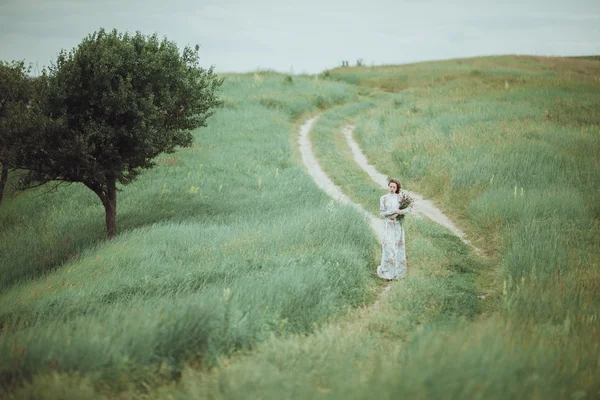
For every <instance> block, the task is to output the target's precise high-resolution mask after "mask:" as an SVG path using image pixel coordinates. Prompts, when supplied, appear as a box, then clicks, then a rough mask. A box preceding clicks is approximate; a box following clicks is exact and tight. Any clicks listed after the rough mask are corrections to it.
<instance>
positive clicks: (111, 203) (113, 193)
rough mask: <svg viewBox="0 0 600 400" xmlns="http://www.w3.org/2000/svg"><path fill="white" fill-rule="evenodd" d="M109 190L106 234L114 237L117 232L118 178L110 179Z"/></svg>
mask: <svg viewBox="0 0 600 400" xmlns="http://www.w3.org/2000/svg"><path fill="white" fill-rule="evenodd" d="M107 186H108V192H107V196H106V200H105V202H104V209H105V210H106V235H107V237H108V239H112V238H114V237H115V236H116V234H117V180H116V179H109V180H108V185H107Z"/></svg>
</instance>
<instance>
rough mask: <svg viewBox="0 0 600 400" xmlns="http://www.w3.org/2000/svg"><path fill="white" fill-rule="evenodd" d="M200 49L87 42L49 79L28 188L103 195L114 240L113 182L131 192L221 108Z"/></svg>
mask: <svg viewBox="0 0 600 400" xmlns="http://www.w3.org/2000/svg"><path fill="white" fill-rule="evenodd" d="M198 49H199V46H196V47H195V48H194V49H192V48H190V47H189V46H186V47H185V48H184V49H183V51H182V54H180V53H179V49H178V48H177V45H176V44H175V43H173V42H170V41H168V40H167V39H166V38H165V39H163V40H159V38H158V37H157V35H156V34H154V35H150V36H145V35H142V34H141V33H140V32H137V33H136V34H135V35H130V34H128V33H125V34H122V33H118V32H117V31H116V30H113V31H112V32H110V33H108V32H106V31H105V30H104V29H101V30H99V31H98V32H94V33H93V34H91V35H88V36H87V37H86V38H84V39H83V41H82V42H81V43H80V44H79V46H77V47H76V48H75V49H73V50H71V51H70V52H69V53H67V52H65V51H64V50H63V51H61V52H60V53H59V55H58V58H57V60H56V63H55V64H53V65H52V66H51V67H50V68H49V71H45V70H44V72H43V80H44V85H43V91H44V93H43V98H44V101H43V103H42V112H43V114H44V115H45V116H47V117H48V119H47V120H46V122H45V124H44V125H45V126H44V129H43V130H42V132H41V134H39V135H33V136H32V137H31V138H30V141H29V144H28V146H29V149H30V151H28V152H27V154H26V157H24V159H23V161H22V165H21V166H22V167H23V168H26V169H28V170H29V171H30V172H29V174H28V175H27V177H26V179H25V180H24V182H23V183H24V185H25V186H29V185H31V184H33V183H44V182H49V181H60V182H81V183H83V184H84V185H85V186H87V187H88V188H89V189H91V190H92V191H93V192H94V193H96V195H97V196H98V197H99V198H100V201H101V202H102V204H103V206H104V209H105V212H106V230H107V236H108V238H109V239H110V238H112V237H114V236H115V234H116V232H117V227H116V211H117V186H116V185H117V182H119V183H120V184H122V185H126V184H128V183H130V182H132V181H133V180H134V179H135V178H136V176H137V175H138V174H139V173H140V172H141V171H142V170H143V169H147V168H151V167H153V166H154V165H155V162H154V161H153V159H154V158H155V157H156V156H158V155H159V154H161V153H172V152H174V151H175V149H176V147H177V146H181V147H186V146H189V145H191V143H192V140H193V137H192V134H191V133H190V131H191V130H193V129H196V128H199V127H204V126H206V121H207V119H208V118H209V117H210V116H211V115H212V114H213V112H214V111H213V110H214V109H215V108H216V107H219V106H220V105H221V104H222V102H221V101H220V100H219V99H218V98H217V93H216V92H217V91H218V89H219V87H220V86H221V84H222V83H223V80H222V79H220V78H219V77H218V76H216V74H215V73H214V71H213V67H211V68H210V69H208V70H207V69H203V68H201V67H200V66H199V62H198V59H199V57H198Z"/></svg>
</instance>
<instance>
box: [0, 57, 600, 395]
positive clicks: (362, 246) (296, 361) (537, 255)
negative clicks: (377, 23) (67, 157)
mask: <svg viewBox="0 0 600 400" xmlns="http://www.w3.org/2000/svg"><path fill="white" fill-rule="evenodd" d="M329 75H330V77H331V79H330V80H329V81H327V80H325V81H324V80H315V79H314V78H312V77H293V79H292V80H291V82H290V80H289V79H287V80H285V78H284V77H283V76H281V75H277V74H273V73H262V74H259V75H256V76H255V75H253V74H247V75H239V76H232V77H230V78H229V79H228V82H227V85H226V87H225V93H224V97H225V99H226V107H225V109H224V110H222V111H221V112H220V113H219V114H217V115H216V116H215V118H214V119H213V120H212V121H211V124H210V127H209V128H208V129H206V130H202V131H199V132H198V133H197V141H196V143H197V145H196V146H195V147H194V148H192V149H187V150H182V151H180V152H178V153H177V154H176V155H173V156H167V157H164V158H163V160H162V161H161V166H160V167H158V168H156V169H154V170H152V171H148V172H147V173H145V174H144V175H143V176H142V177H141V178H140V180H138V181H136V182H135V183H134V184H132V185H130V186H128V187H127V188H125V190H124V191H123V192H122V194H121V197H120V203H119V207H120V208H119V211H118V218H119V219H118V223H119V227H120V229H121V232H122V233H121V234H120V235H119V236H118V238H117V239H116V240H114V241H112V242H109V243H106V242H104V240H103V224H102V210H101V208H100V206H99V204H96V203H97V202H96V199H94V197H93V195H91V194H88V193H87V192H86V191H85V190H84V189H82V188H78V187H76V186H72V187H68V188H62V189H60V190H59V192H58V193H55V194H52V195H50V196H49V197H42V198H39V199H36V198H34V195H35V193H36V192H30V193H24V194H22V195H19V196H17V197H15V198H14V199H13V200H11V201H10V202H8V203H7V204H5V205H3V206H2V208H0V221H1V222H2V224H4V226H5V227H6V229H3V230H2V233H0V235H2V236H1V237H0V239H2V240H1V241H0V243H2V245H4V243H8V245H6V246H4V247H2V251H3V260H4V259H6V260H11V262H12V263H14V265H13V268H8V267H4V264H3V267H2V268H1V269H0V277H1V279H2V280H1V281H0V282H1V283H2V285H1V286H0V287H2V288H3V289H4V290H3V292H2V294H1V295H0V304H2V307H1V308H0V310H2V317H1V318H2V321H3V322H4V331H3V333H2V335H0V346H1V347H2V348H3V350H4V351H3V353H4V354H6V355H3V356H0V357H3V358H0V360H1V365H10V367H8V368H4V370H3V375H2V377H3V378H6V377H9V378H12V379H13V380H14V381H16V382H18V383H19V384H21V385H22V387H21V388H20V389H19V390H20V391H19V392H18V393H16V394H15V398H46V399H54V398H122V399H130V398H139V397H143V398H155V399H162V398H170V396H171V397H172V398H175V399H188V398H212V399H227V398H328V399H329V398H366V397H369V398H371V397H372V398H397V397H398V396H400V397H407V398H417V399H420V398H423V399H425V398H474V399H505V398H523V399H551V398H572V399H594V398H597V397H598V396H600V386H599V383H598V382H600V365H599V364H598V359H600V349H599V347H598V337H600V303H599V302H598V293H599V292H600V271H599V268H598V265H599V261H600V209H599V208H598V204H600V203H599V202H598V201H597V198H598V197H599V196H600V192H599V189H598V188H600V185H599V183H600V175H599V174H600V164H599V163H600V161H599V160H600V157H598V155H599V154H600V142H599V140H600V127H599V125H600V122H599V121H600V114H599V112H600V111H599V110H600V107H598V105H599V104H600V97H599V95H598V93H600V90H598V89H600V79H598V76H600V65H599V64H598V63H597V61H594V60H586V59H572V58H540V57H525V56H519V57H486V58H477V59H463V60H449V61H443V62H429V63H420V64H412V65H406V66H384V67H361V68H340V69H336V70H332V71H330V73H329ZM336 81H337V82H336ZM356 85H361V86H356ZM330 108H331V109H330ZM318 110H321V111H323V110H325V112H323V113H322V114H321V116H320V117H319V120H318V121H317V123H316V124H315V126H314V130H313V132H312V133H311V138H312V140H313V142H314V146H315V152H316V154H317V157H319V162H320V163H321V164H322V166H323V167H324V169H325V170H326V171H327V172H328V173H329V174H330V175H331V176H332V179H333V180H334V182H335V183H336V184H338V185H339V186H340V187H342V189H343V190H344V191H345V192H346V194H348V195H349V196H350V197H351V198H353V199H354V200H355V201H357V202H359V203H361V204H363V205H364V206H365V207H366V208H367V209H368V210H371V211H373V212H376V211H377V210H376V206H377V198H378V197H379V196H380V195H381V194H382V192H383V191H382V190H381V189H380V188H378V187H376V185H375V184H374V183H372V182H370V180H369V177H368V176H366V174H365V173H363V172H362V171H360V169H358V167H357V166H356V165H354V163H353V160H352V155H351V152H350V150H349V149H348V148H347V145H346V143H345V140H344V138H343V136H342V135H341V134H340V128H341V127H342V126H343V125H344V124H346V123H348V122H351V123H355V124H356V131H355V137H356V138H357V141H358V142H359V144H360V145H361V148H362V149H363V152H364V153H365V154H367V156H368V158H369V161H370V162H371V163H372V164H374V165H375V166H376V167H377V169H378V170H379V171H381V172H382V173H385V174H388V175H390V176H394V177H398V178H400V179H401V181H402V182H403V184H405V186H406V187H408V188H409V189H411V190H413V189H414V190H415V191H417V192H420V193H423V194H424V195H425V196H426V197H427V198H431V199H433V200H435V201H436V203H437V204H438V205H439V206H440V207H441V208H442V209H443V210H444V211H445V212H446V213H447V214H449V215H450V216H451V217H452V218H453V219H455V220H456V221H458V223H459V225H460V226H461V228H463V229H464V230H465V231H466V232H467V233H468V235H469V237H470V238H471V239H473V240H474V241H476V243H477V245H478V246H479V247H482V248H483V249H484V250H485V251H486V252H487V254H488V255H489V257H488V258H486V259H480V258H479V257H476V256H474V255H473V254H472V253H471V252H470V251H469V248H468V247H467V246H466V245H464V244H463V243H462V242H460V240H458V239H457V238H456V237H454V236H452V235H450V234H449V233H448V232H446V231H445V230H444V229H443V228H441V227H439V226H437V225H435V224H433V223H431V222H428V221H426V220H422V219H418V218H415V217H414V216H411V217H409V218H407V220H406V222H405V228H406V240H407V258H408V263H409V264H408V268H409V274H408V276H407V278H406V279H404V280H402V281H400V282H397V283H394V284H393V285H392V288H391V290H390V292H389V293H388V294H387V296H385V297H384V298H383V299H382V300H381V302H379V303H378V305H377V306H376V307H373V308H362V306H363V305H365V304H371V302H372V301H373V299H374V297H375V294H376V290H377V289H378V286H379V285H378V281H377V280H375V279H374V278H373V272H374V268H375V266H376V265H377V262H378V257H379V255H380V254H379V245H378V244H377V242H376V241H375V238H374V236H373V235H372V234H371V232H370V231H369V229H368V226H367V224H366V222H365V221H364V219H363V217H361V216H360V215H359V214H358V213H355V211H354V210H352V209H351V208H345V207H340V206H336V205H335V204H334V203H332V202H331V201H330V200H329V199H328V198H327V197H326V196H325V195H324V194H323V193H322V192H320V191H319V190H318V189H317V188H316V187H315V185H314V184H312V182H311V181H310V179H309V178H308V176H307V175H306V174H305V173H304V172H303V170H302V168H300V167H299V164H298V154H297V151H296V150H295V140H296V135H297V128H298V122H300V120H299V117H300V116H304V115H307V114H309V113H314V112H316V111H318ZM190 189H192V190H191V191H190ZM76 209H77V210H76ZM61 210H62V211H61ZM35 232H42V233H43V234H42V235H36V234H35ZM68 237H70V238H71V242H69V241H64V239H63V238H68ZM61 240H63V241H62V242H61ZM32 243H33V244H34V245H35V246H37V247H33V248H34V249H36V248H37V249H49V250H50V251H53V252H52V253H50V251H47V252H45V253H41V254H44V257H42V258H41V259H40V260H44V261H40V262H35V260H36V254H35V253H30V251H29V249H30V248H32V247H31V246H32ZM60 243H62V244H60ZM19 246H21V247H19ZM13 247H14V249H13ZM37 254H38V255H39V254H40V253H39V252H38V253H37ZM4 257H6V258H4ZM17 267H18V268H17ZM357 306H358V307H359V309H358V310H356V309H353V307H357ZM17 340H18V341H17ZM23 348H27V352H25V353H24V356H21V354H23V353H20V352H19V351H20V350H21V349H23ZM59 358H60V359H59ZM57 359H58V361H59V364H58V365H60V367H58V368H55V367H54V365H55V364H53V362H55V361H56V360H57ZM48 362H50V364H49V363H48ZM66 366H70V368H67V367H66ZM54 369H57V370H58V371H57V373H53V372H52V371H53V370H54Z"/></svg>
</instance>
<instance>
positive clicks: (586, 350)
mask: <svg viewBox="0 0 600 400" xmlns="http://www.w3.org/2000/svg"><path fill="white" fill-rule="evenodd" d="M330 75H331V76H332V77H333V78H334V79H337V80H339V81H345V82H349V83H354V84H359V85H365V86H367V87H371V88H377V89H379V90H382V91H384V92H387V93H388V94H389V95H388V97H387V99H381V100H380V101H378V103H377V106H376V107H374V108H373V110H372V111H371V112H369V113H365V114H363V115H361V116H359V118H358V119H359V120H358V123H357V129H356V137H357V140H358V141H359V144H360V145H361V148H362V149H363V151H364V152H365V154H367V157H368V158H369V160H370V162H371V163H373V164H374V165H376V167H377V169H378V170H380V171H381V172H383V173H386V174H389V175H390V176H397V177H400V178H401V180H402V181H403V182H404V183H405V185H406V186H407V187H408V188H409V189H412V190H416V191H418V192H420V193H423V194H424V195H425V196H426V197H428V198H432V199H434V200H436V201H437V203H438V204H439V205H440V206H441V207H442V209H444V210H445V211H446V212H447V213H448V214H450V215H451V216H452V217H453V218H454V219H455V220H457V221H459V222H460V224H461V226H463V227H464V228H465V230H466V231H467V232H468V233H469V235H470V236H471V237H474V238H475V239H476V240H478V241H477V243H478V245H479V246H480V247H483V248H484V249H485V250H486V251H487V253H488V254H489V255H490V256H491V259H492V260H494V261H493V262H494V263H495V264H496V265H497V267H496V273H495V274H494V279H491V280H490V279H487V280H486V279H484V280H482V287H481V288H480V289H481V290H483V291H486V290H489V292H486V295H488V296H490V295H491V296H492V297H495V296H497V295H501V297H502V299H503V306H502V307H501V308H500V309H499V310H498V313H497V315H495V316H494V317H493V318H490V319H489V320H488V321H486V323H483V324H475V325H473V326H470V327H469V328H468V329H469V331H468V335H469V337H471V338H473V343H471V344H470V345H469V347H468V348H465V349H464V354H463V355H461V358H460V360H461V361H460V362H459V364H458V365H460V367H459V368H456V369H455V370H454V371H445V372H444V373H445V374H447V375H446V376H443V375H442V374H441V372H440V375H439V376H438V378H439V379H447V380H456V381H460V382H462V383H463V384H465V382H468V381H469V380H471V381H473V382H478V383H477V385H478V388H479V389H480V392H478V393H480V394H476V392H471V391H470V390H469V389H464V390H465V391H464V392H460V391H458V392H456V395H462V396H465V395H467V396H468V397H475V396H479V395H481V396H482V398H494V397H497V398H502V397H503V396H507V397H523V398H532V397H535V398H564V397H569V396H574V397H577V398H596V397H597V396H600V386H599V384H598V382H600V364H598V360H599V359H600V349H599V347H598V346H599V345H598V337H600V320H599V319H600V302H598V298H599V297H598V294H599V293H600V269H599V261H600V246H599V244H600V230H599V227H600V206H599V205H600V202H599V201H598V198H600V64H599V63H598V62H597V61H595V60H587V59H554V58H536V57H488V58H478V59H470V60H469V59H467V60H450V61H444V62H432V63H422V64H415V65H407V66H396V67H394V66H390V67H376V68H363V69H362V70H361V69H357V68H342V69H338V70H334V71H331V72H330ZM399 82H400V83H399ZM332 135H333V132H332ZM317 143H321V146H322V147H323V150H322V151H321V154H323V152H324V151H330V152H331V151H333V152H343V150H341V149H342V145H341V144H340V143H338V144H337V150H332V149H334V148H335V144H334V143H333V142H331V143H329V144H327V143H324V142H318V141H317ZM325 149H329V150H325ZM326 165H327V164H326ZM328 172H329V173H330V174H332V175H334V176H335V175H338V176H343V175H344V174H345V173H344V168H338V167H337V166H332V165H330V169H329V171H328ZM340 179H343V178H340ZM356 199H357V200H358V201H361V196H356ZM459 332H460V331H459ZM498 332H502V335H501V336H503V337H499V335H498ZM456 334H458V335H459V334H460V333H456ZM456 334H455V333H453V335H452V336H453V337H454V339H453V340H454V341H451V343H453V346H455V345H458V344H457V343H458V342H457V341H456V340H458V339H457V338H458V337H457V336H454V335H456ZM463 334H464V331H463ZM504 336H508V337H509V338H510V339H508V340H507V337H504ZM432 347H435V346H433V345H432ZM488 349H489V350H488ZM495 351H497V352H498V354H495V353H494V352H495ZM427 353H428V352H427ZM507 355H509V356H507ZM430 356H431V355H428V356H425V355H423V357H424V358H426V359H428V358H429V357H430ZM447 360H448V363H451V361H450V359H447ZM469 365H481V366H483V365H488V367H489V368H492V371H493V372H494V373H496V374H497V375H495V376H493V377H492V376H489V377H487V378H486V379H485V380H479V379H478V378H477V376H478V375H477V374H475V373H473V375H470V374H465V371H464V369H463V367H467V366H469ZM492 365H493V367H492ZM550 365H551V366H552V367H549V366H550ZM446 366H447V365H446V364H445V363H442V366H441V367H440V369H442V370H443V369H444V368H445V367H446ZM515 368H521V369H522V371H528V372H527V373H524V374H525V375H523V377H522V379H526V380H527V382H524V381H523V380H522V379H521V380H520V382H521V383H522V384H521V385H517V386H514V387H510V386H509V387H507V388H506V389H505V392H502V391H501V390H500V389H499V388H500V387H501V386H502V384H503V382H504V383H506V382H507V381H508V379H509V378H508V376H507V375H505V373H510V372H509V371H511V370H514V369H515ZM436 370H437V368H436ZM432 373H433V372H432ZM437 373H438V372H436V373H435V374H437ZM533 382H537V383H533ZM528 385H530V386H531V388H530V389H526V388H527V387H528ZM435 386H436V388H437V386H438V385H435ZM439 386H440V387H444V386H445V385H443V384H439ZM495 390H498V392H495ZM506 390H512V391H513V393H512V395H508V394H509V392H506ZM529 390H530V391H529ZM423 397H427V396H426V395H424V396H423Z"/></svg>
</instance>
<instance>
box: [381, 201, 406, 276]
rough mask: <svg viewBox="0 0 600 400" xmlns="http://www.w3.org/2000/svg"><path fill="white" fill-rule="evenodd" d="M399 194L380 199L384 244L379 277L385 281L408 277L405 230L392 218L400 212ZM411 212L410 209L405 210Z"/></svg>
mask: <svg viewBox="0 0 600 400" xmlns="http://www.w3.org/2000/svg"><path fill="white" fill-rule="evenodd" d="M398 204H399V196H398V194H396V193H394V194H390V193H388V194H386V195H385V196H381V198H380V199H379V211H380V212H379V215H381V217H383V218H384V223H383V243H382V249H381V265H379V266H378V267H377V275H379V277H380V278H383V279H395V278H403V277H404V276H405V275H406V249H405V246H404V229H403V228H402V225H401V224H400V223H399V222H397V221H396V220H393V219H390V216H391V215H392V214H394V213H395V211H396V210H398ZM405 211H406V212H410V208H409V209H406V210H405Z"/></svg>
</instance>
